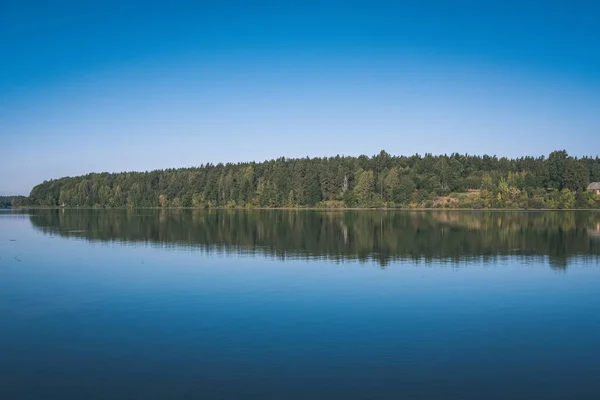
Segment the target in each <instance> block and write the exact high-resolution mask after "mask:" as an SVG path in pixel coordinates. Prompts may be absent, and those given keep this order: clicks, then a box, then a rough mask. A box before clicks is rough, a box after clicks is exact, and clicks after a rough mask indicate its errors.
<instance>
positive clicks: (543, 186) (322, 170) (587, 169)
mask: <svg viewBox="0 0 600 400" xmlns="http://www.w3.org/2000/svg"><path fill="white" fill-rule="evenodd" d="M591 181H600V158H598V156H596V157H595V158H591V157H584V158H576V157H571V156H569V155H568V154H567V152H566V151H564V150H563V151H555V152H552V153H551V154H550V155H549V157H547V158H546V157H543V156H542V157H521V158H515V159H509V158H504V157H503V158H498V157H495V156H487V155H484V156H471V155H461V154H452V155H440V156H433V155H431V154H425V155H424V156H421V155H414V156H392V155H390V154H388V153H386V152H385V151H381V152H380V153H379V154H378V155H376V156H373V157H367V156H364V155H363V156H360V157H344V156H336V157H328V158H327V157H326V158H299V159H286V158H279V159H277V160H270V161H265V162H260V163H257V162H249V163H237V164H232V163H227V164H217V165H213V164H205V165H202V166H200V167H197V168H181V169H167V170H157V171H151V172H122V173H99V174H98V173H93V174H88V175H85V176H80V177H66V178H61V179H57V180H50V181H46V182H44V183H42V184H40V185H38V186H36V187H35V188H33V190H32V191H31V195H30V197H29V201H30V202H31V205H34V206H67V207H100V208H109V207H110V208H114V207H130V208H131V207H196V208H212V207H230V208H239V207H246V208H251V207H266V208H274V207H340V208H342V207H369V208H374V207H407V208H417V207H418V208H461V207H462V208H551V209H554V208H563V209H566V208H600V196H597V195H595V194H594V193H592V192H588V191H586V188H587V186H588V184H589V182H591Z"/></svg>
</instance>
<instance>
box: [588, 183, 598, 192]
mask: <svg viewBox="0 0 600 400" xmlns="http://www.w3.org/2000/svg"><path fill="white" fill-rule="evenodd" d="M587 190H590V191H592V192H595V193H596V194H600V182H592V183H590V184H589V186H588V187H587Z"/></svg>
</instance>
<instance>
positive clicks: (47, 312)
mask: <svg viewBox="0 0 600 400" xmlns="http://www.w3.org/2000/svg"><path fill="white" fill-rule="evenodd" d="M599 256H600V214H599V213H589V212H444V211H435V212H407V211H402V212H400V211H394V212H391V211H390V212H383V211H346V212H341V211H340V212H326V211H323V212H316V211H302V212H297V211H224V210H222V211H191V210H179V211H164V210H163V211H161V210H134V211H125V210H112V211H109V210H99V211H90V210H46V211H43V210H35V211H28V212H15V211H12V212H11V211H8V212H0V257H1V258H0V315H1V317H0V355H1V357H0V398H2V399H4V398H6V399H40V398H44V399H81V398H89V399H106V398H111V399H119V398H123V399H138V398H139V399H162V398H181V399H184V398H186V399H187V398H205V399H210V398H219V399H223V398H299V399H300V398H311V399H315V398H345V399H372V398H382V399H387V398H390V399H397V398H416V399H426V398H445V399H448V398H457V399H467V398H473V399H481V398H517V399H519V398H523V399H531V398H597V396H598V394H599V390H598V385H597V383H596V381H597V376H598V374H599V373H600V362H599V361H598V360H599V359H600V341H598V340H597V338H598V337H600V298H599V295H598V293H599V289H600V268H599V267H600V263H599V260H600V258H599Z"/></svg>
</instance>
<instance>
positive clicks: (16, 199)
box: [0, 196, 29, 208]
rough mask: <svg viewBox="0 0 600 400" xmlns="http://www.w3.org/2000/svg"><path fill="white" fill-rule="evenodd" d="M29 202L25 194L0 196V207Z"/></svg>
mask: <svg viewBox="0 0 600 400" xmlns="http://www.w3.org/2000/svg"><path fill="white" fill-rule="evenodd" d="M28 204H29V199H28V198H27V197H25V196H0V208H10V207H24V206H27V205H28Z"/></svg>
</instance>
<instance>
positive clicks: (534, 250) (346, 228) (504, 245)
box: [30, 209, 600, 268]
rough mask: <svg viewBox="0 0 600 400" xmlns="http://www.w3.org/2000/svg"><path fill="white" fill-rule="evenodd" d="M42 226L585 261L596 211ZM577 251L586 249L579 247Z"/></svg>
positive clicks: (327, 250) (320, 253) (439, 257)
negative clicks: (578, 259) (582, 259)
mask: <svg viewBox="0 0 600 400" xmlns="http://www.w3.org/2000/svg"><path fill="white" fill-rule="evenodd" d="M30 220H31V223H32V225H33V226H34V227H36V228H38V229H40V230H41V231H42V232H44V233H48V234H51V235H60V236H66V237H77V238H85V239H87V240H91V241H106V242H111V241H117V242H127V243H146V244H152V245H159V246H164V247H172V246H184V247H189V248H191V249H201V250H205V251H207V252H225V253H243V254H246V253H248V254H255V253H256V254H261V255H267V256H273V257H278V258H282V259H283V258H300V259H304V258H324V259H330V260H339V261H342V260H377V261H379V262H380V263H381V265H386V264H387V263H388V262H390V261H393V260H423V261H443V262H450V263H454V262H464V261H469V260H472V259H486V260H491V259H495V258H498V257H518V258H521V259H524V260H528V259H530V258H537V257H540V258H546V259H548V260H549V261H550V265H551V266H553V267H558V268H564V267H566V266H567V265H568V262H569V260H570V259H571V258H575V257H582V258H586V259H589V260H590V261H593V262H595V263H597V262H598V260H599V258H598V257H599V255H600V214H599V213H582V212H544V213H532V212H510V213H503V212H495V211H481V212H475V213H462V212H458V211H436V212H431V211H423V212H421V211H415V212H399V211H384V210H381V211H373V212H361V211H354V210H345V211H312V210H311V211H294V210H288V211H277V210H258V211H243V210H242V211H235V210H180V209H174V210H167V209H162V210H135V209H128V210H106V211H102V212H98V211H93V210H32V211H31V213H30ZM584 255H586V256H584Z"/></svg>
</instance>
